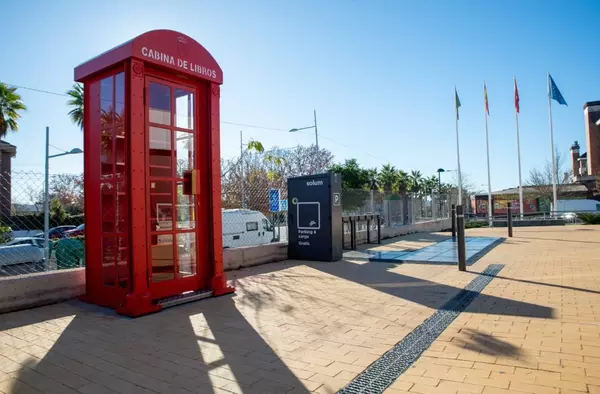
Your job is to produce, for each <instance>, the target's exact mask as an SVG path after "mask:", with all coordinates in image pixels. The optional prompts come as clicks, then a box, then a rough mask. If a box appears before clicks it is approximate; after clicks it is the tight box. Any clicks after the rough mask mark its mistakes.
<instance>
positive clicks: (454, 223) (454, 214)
mask: <svg viewBox="0 0 600 394" xmlns="http://www.w3.org/2000/svg"><path fill="white" fill-rule="evenodd" d="M450 218H451V219H452V238H454V237H456V205H454V204H452V214H451V215H450Z"/></svg>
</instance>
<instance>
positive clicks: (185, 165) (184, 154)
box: [175, 131, 194, 178]
mask: <svg viewBox="0 0 600 394" xmlns="http://www.w3.org/2000/svg"><path fill="white" fill-rule="evenodd" d="M175 141H176V149H177V152H176V157H177V176H178V177H179V178H182V177H183V173H184V172H185V171H189V170H192V169H193V168H194V134H192V133H186V132H184V131H176V132H175Z"/></svg>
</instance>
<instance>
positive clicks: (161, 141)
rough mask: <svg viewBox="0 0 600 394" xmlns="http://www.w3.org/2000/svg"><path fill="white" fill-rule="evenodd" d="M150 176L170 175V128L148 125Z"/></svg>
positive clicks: (171, 174)
mask: <svg viewBox="0 0 600 394" xmlns="http://www.w3.org/2000/svg"><path fill="white" fill-rule="evenodd" d="M149 134H150V136H149V138H150V176H159V177H172V176H173V173H172V171H171V130H167V129H161V128H159V127H150V133H149Z"/></svg>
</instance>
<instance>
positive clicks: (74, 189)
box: [50, 174, 83, 215]
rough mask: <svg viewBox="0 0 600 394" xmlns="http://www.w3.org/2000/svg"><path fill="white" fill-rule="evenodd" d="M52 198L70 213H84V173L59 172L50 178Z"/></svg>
mask: <svg viewBox="0 0 600 394" xmlns="http://www.w3.org/2000/svg"><path fill="white" fill-rule="evenodd" d="M50 198H51V199H52V201H55V200H56V201H57V202H58V203H59V204H60V205H61V206H63V207H64V210H65V212H66V213H67V214H69V215H80V214H82V213H83V174H57V175H53V176H52V177H51V178H50Z"/></svg>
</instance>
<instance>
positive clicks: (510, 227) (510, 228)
mask: <svg viewBox="0 0 600 394" xmlns="http://www.w3.org/2000/svg"><path fill="white" fill-rule="evenodd" d="M511 205H512V204H511V203H508V205H507V212H508V216H507V217H506V219H507V225H508V236H509V237H510V238H512V226H513V223H512V210H511V209H512V207H511Z"/></svg>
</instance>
